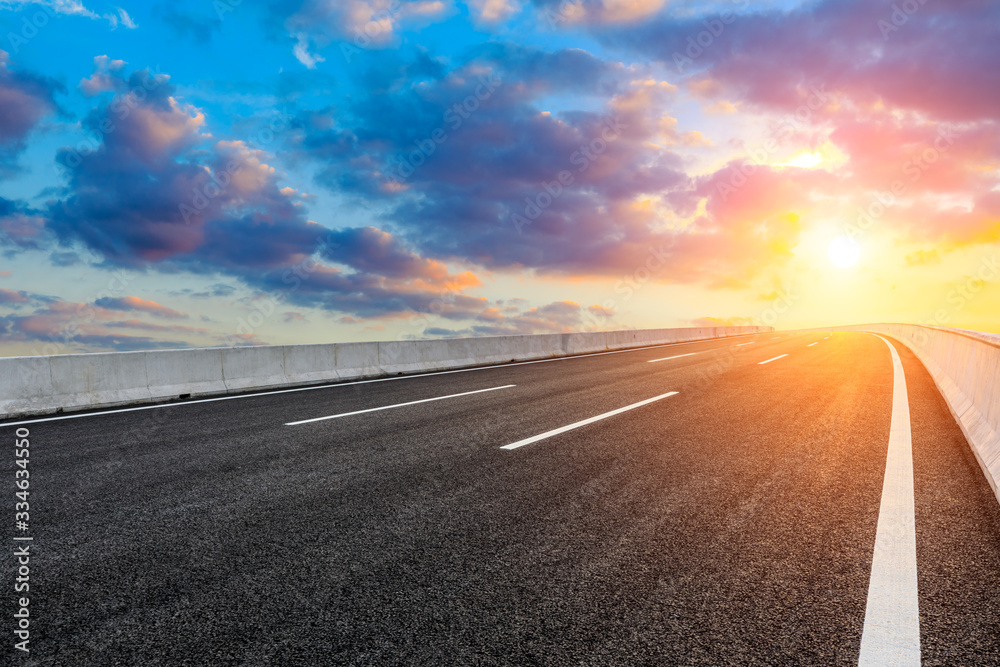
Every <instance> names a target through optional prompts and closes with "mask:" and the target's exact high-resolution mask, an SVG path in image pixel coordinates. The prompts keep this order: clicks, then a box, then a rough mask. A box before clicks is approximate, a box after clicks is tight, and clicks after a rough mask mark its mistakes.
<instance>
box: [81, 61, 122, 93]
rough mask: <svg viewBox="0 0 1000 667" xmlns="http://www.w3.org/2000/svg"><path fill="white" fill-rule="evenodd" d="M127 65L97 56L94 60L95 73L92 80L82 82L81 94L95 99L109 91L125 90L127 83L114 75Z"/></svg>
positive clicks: (82, 80)
mask: <svg viewBox="0 0 1000 667" xmlns="http://www.w3.org/2000/svg"><path fill="white" fill-rule="evenodd" d="M125 65H126V63H125V61H124V60H111V59H110V58H108V56H96V57H95V58H94V73H93V74H92V75H91V76H90V78H88V79H81V80H80V84H79V88H80V92H82V93H83V94H84V95H85V96H87V97H94V96H95V95H100V94H101V93H103V92H106V91H109V90H119V89H122V88H124V85H125V81H123V80H122V79H121V78H120V77H117V76H113V73H116V72H119V71H121V70H122V69H123V68H124V67H125Z"/></svg>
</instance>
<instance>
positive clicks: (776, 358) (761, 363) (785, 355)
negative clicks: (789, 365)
mask: <svg viewBox="0 0 1000 667" xmlns="http://www.w3.org/2000/svg"><path fill="white" fill-rule="evenodd" d="M787 356H788V355H787V354H782V355H780V356H777V357H775V358H774V359H768V360H767V361H762V362H760V363H759V364H757V365H758V366H763V365H764V364H769V363H771V362H772V361H777V360H778V359H784V358H785V357H787Z"/></svg>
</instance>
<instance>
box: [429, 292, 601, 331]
mask: <svg viewBox="0 0 1000 667" xmlns="http://www.w3.org/2000/svg"><path fill="white" fill-rule="evenodd" d="M517 301H518V302H519V303H523V300H517ZM613 317H614V311H613V310H612V309H609V308H604V307H602V306H590V307H587V308H584V307H582V306H580V304H578V303H576V302H574V301H553V302H552V303H549V304H546V305H544V306H538V307H535V308H529V309H527V310H523V311H522V310H520V308H514V309H513V310H511V311H510V312H502V311H501V309H499V308H496V307H492V308H486V309H485V310H483V311H482V312H481V313H480V315H479V316H478V317H477V318H476V322H477V323H474V324H472V325H471V326H469V327H466V328H464V329H449V328H445V327H427V328H425V329H424V331H423V334H424V335H425V336H432V337H448V338H454V337H459V336H511V335H524V334H541V333H570V332H575V331H588V330H595V329H596V326H595V324H596V323H597V322H600V321H602V320H603V325H606V326H602V327H601V328H608V326H610V324H611V321H610V320H611V319H612V318H613Z"/></svg>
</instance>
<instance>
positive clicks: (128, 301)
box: [94, 296, 187, 320]
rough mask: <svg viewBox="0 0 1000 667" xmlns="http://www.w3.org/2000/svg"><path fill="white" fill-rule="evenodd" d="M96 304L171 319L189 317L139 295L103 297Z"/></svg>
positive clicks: (109, 308)
mask: <svg viewBox="0 0 1000 667" xmlns="http://www.w3.org/2000/svg"><path fill="white" fill-rule="evenodd" d="M94 305H97V306H100V307H101V308H107V309H108V310H122V311H139V312H144V313H149V314H150V315H155V316H156V317H162V318H165V319H171V320H177V319H184V318H187V315H186V314H185V313H181V312H179V311H176V310H174V309H173V308H168V307H167V306H164V305H161V304H159V303H156V302H155V301H148V300H146V299H142V298H140V297H137V296H125V297H118V298H114V297H103V298H100V299H98V300H97V301H95V302H94Z"/></svg>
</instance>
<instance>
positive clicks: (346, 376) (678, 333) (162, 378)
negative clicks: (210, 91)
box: [0, 327, 774, 419]
mask: <svg viewBox="0 0 1000 667" xmlns="http://www.w3.org/2000/svg"><path fill="white" fill-rule="evenodd" d="M770 331H774V328H773V327H699V328H687V329H640V330H634V331H607V332H594V333H569V334H541V335H525V336H493V337H484V338H451V339H442V340H413V341H390V342H373V343H329V344H323V345H265V346H252V347H229V348H200V349H189V350H157V351H147V352H111V353H98V354H67V355H56V356H46V357H6V358H0V419H4V418H8V417H20V416H29V415H42V414H51V413H55V412H63V411H72V410H82V409H87V408H97V407H113V406H122V405H132V404H140V403H152V402H162V401H169V400H177V399H183V398H189V397H196V396H213V395H219V394H235V393H242V392H249V391H254V390H261V389H271V388H275V387H293V386H304V385H311V384H326V383H334V382H338V381H347V380H356V379H362V378H369V377H380V376H388V375H400V374H404V373H417V372H428V371H438V370H449V369H454V368H463V367H469V366H483V365H492V364H503V363H510V362H512V361H530V360H535V359H546V358H552V357H563V356H571V355H578V354H587V353H593V352H603V351H607V350H621V349H627V348H633V347H645V346H649V345H659V344H665V343H680V342H686V341H695V340H709V339H713V338H725V337H729V336H739V335H746V334H754V333H766V332H770Z"/></svg>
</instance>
